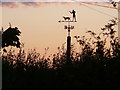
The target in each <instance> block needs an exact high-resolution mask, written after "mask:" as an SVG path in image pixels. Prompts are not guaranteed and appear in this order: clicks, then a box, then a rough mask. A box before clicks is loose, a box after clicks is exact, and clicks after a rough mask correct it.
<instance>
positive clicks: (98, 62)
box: [2, 19, 120, 89]
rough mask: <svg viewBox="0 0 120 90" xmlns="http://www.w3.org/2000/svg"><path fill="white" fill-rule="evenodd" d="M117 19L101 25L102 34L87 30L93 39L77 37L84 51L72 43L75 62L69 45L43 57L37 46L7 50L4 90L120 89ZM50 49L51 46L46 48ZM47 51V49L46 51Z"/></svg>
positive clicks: (119, 50)
mask: <svg viewBox="0 0 120 90" xmlns="http://www.w3.org/2000/svg"><path fill="white" fill-rule="evenodd" d="M116 25H117V22H116V20H114V19H112V20H111V21H110V23H108V24H107V25H105V27H104V28H101V33H99V34H98V35H97V34H96V33H95V32H93V31H90V30H89V31H87V33H89V34H90V35H91V37H90V38H86V37H85V36H75V39H76V40H77V42H78V43H79V44H80V47H81V52H79V53H78V52H76V51H75V49H74V45H71V48H72V51H71V61H72V63H71V65H68V64H66V60H67V59H66V48H65V47H64V45H65V44H63V45H62V46H61V47H58V53H56V54H53V55H52V56H51V58H50V57H45V55H43V56H41V54H40V53H38V52H36V50H35V49H31V50H29V52H28V53H26V52H25V50H24V47H21V48H19V53H17V54H15V53H14V51H13V50H12V49H11V50H10V51H8V52H7V55H6V53H3V55H2V59H3V89H6V88H17V89H18V88H20V89H22V88H119V87H120V86H119V82H120V77H119V76H120V44H119V40H118V37H116V36H115V33H116V31H115V30H114V26H116ZM45 50H48V49H45ZM45 52H46V51H45Z"/></svg>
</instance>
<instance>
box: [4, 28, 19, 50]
mask: <svg viewBox="0 0 120 90" xmlns="http://www.w3.org/2000/svg"><path fill="white" fill-rule="evenodd" d="M20 34H21V32H20V31H19V30H18V28H17V27H15V28H12V27H11V26H10V27H9V28H8V29H7V30H5V31H4V32H3V33H2V48H4V47H8V46H16V47H17V48H20V41H19V37H18V36H20Z"/></svg>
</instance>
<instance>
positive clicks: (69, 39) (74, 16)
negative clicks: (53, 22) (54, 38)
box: [58, 10, 77, 64]
mask: <svg viewBox="0 0 120 90" xmlns="http://www.w3.org/2000/svg"><path fill="white" fill-rule="evenodd" d="M69 12H70V14H72V16H73V17H72V20H71V18H70V16H63V20H62V21H61V20H60V21H58V22H59V23H61V22H68V25H65V26H64V29H67V30H68V36H67V52H66V54H67V63H68V64H70V63H71V59H70V55H71V36H70V30H72V29H74V26H72V25H70V22H77V21H76V11H75V10H72V11H69Z"/></svg>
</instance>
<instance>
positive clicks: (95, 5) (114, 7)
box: [82, 2, 118, 10]
mask: <svg viewBox="0 0 120 90" xmlns="http://www.w3.org/2000/svg"><path fill="white" fill-rule="evenodd" d="M82 3H85V4H90V5H95V6H100V7H105V8H111V9H117V10H118V8H116V7H109V6H105V5H99V4H93V3H87V2H82Z"/></svg>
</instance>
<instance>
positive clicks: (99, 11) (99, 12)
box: [81, 2, 116, 18]
mask: <svg viewBox="0 0 120 90" xmlns="http://www.w3.org/2000/svg"><path fill="white" fill-rule="evenodd" d="M81 3H83V2H81ZM84 6H86V7H87V8H89V9H92V10H94V11H96V12H99V13H101V14H104V15H107V16H109V17H112V18H116V17H114V16H112V15H110V14H107V13H105V12H102V11H100V10H97V9H95V8H92V7H89V6H87V5H84Z"/></svg>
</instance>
